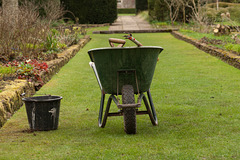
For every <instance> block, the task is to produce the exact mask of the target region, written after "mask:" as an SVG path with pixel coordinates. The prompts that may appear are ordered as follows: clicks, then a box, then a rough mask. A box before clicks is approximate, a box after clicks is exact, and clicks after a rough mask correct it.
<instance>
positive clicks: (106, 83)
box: [88, 39, 163, 134]
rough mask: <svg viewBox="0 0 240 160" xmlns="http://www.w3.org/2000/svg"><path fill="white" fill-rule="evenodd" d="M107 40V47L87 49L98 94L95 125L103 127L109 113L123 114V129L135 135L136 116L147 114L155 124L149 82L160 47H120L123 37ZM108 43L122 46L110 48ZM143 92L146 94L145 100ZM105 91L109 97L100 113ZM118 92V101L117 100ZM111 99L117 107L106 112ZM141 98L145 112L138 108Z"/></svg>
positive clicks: (110, 114)
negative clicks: (98, 88)
mask: <svg viewBox="0 0 240 160" xmlns="http://www.w3.org/2000/svg"><path fill="white" fill-rule="evenodd" d="M109 41H110V45H111V46H112V47H111V48H110V47H109V48H97V49H91V50H89V51H88V54H89V57H90V59H91V62H90V63H89V64H90V66H91V67H92V68H93V71H94V73H95V76H96V78H97V81H98V84H99V87H100V89H101V93H102V95H101V102H100V110H99V119H98V122H99V127H102V128H104V127H105V125H106V122H107V118H108V117H109V116H123V117H124V118H123V119H124V130H125V132H126V133H127V134H135V133H136V115H142V114H148V115H149V117H150V120H151V122H152V124H153V125H157V124H158V121H157V115H156V111H155V108H154V105H153V101H152V97H151V93H150V85H151V82H152V78H153V74H154V70H155V67H156V63H157V61H158V55H159V54H160V52H161V51H162V50H163V48H161V47H155V46H141V47H122V46H123V45H124V44H125V42H124V40H119V39H109ZM112 42H114V43H122V44H123V45H120V46H121V47H113V46H114V45H113V44H112ZM144 93H147V97H148V100H147V98H146V96H145V94H144ZM106 94H110V96H109V99H108V102H107V106H106V108H105V114H104V116H103V112H104V101H105V95H106ZM135 94H136V95H138V98H137V103H135ZM120 95H121V97H122V103H120V100H119V96H120ZM112 101H113V102H114V103H115V104H116V105H117V107H118V108H119V111H118V112H112V113H110V112H109V110H110V106H111V102H112ZM142 101H143V102H144V104H145V106H146V111H139V110H138V108H139V107H140V106H141V102H142ZM149 104H150V105H149Z"/></svg>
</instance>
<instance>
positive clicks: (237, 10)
mask: <svg viewBox="0 0 240 160" xmlns="http://www.w3.org/2000/svg"><path fill="white" fill-rule="evenodd" d="M228 10H229V13H230V15H231V19H232V20H234V21H238V22H240V16H239V15H240V5H236V6H232V7H229V8H228Z"/></svg>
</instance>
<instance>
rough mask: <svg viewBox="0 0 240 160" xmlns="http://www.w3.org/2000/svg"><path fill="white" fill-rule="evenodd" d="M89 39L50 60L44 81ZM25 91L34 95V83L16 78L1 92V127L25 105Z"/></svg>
mask: <svg viewBox="0 0 240 160" xmlns="http://www.w3.org/2000/svg"><path fill="white" fill-rule="evenodd" d="M89 41H90V36H85V37H84V38H83V39H82V40H81V41H80V42H79V43H78V44H77V45H73V46H71V47H69V48H68V49H66V50H65V51H63V52H62V53H60V54H58V58H57V59H54V60H52V61H48V62H47V64H48V72H43V73H42V74H41V78H42V79H43V81H44V83H46V82H48V81H49V80H50V79H51V78H52V76H53V75H55V74H56V73H57V72H58V71H59V70H60V68H61V67H62V66H64V65H65V64H66V63H68V61H69V60H70V59H71V58H72V57H74V56H75V55H76V54H77V52H78V51H79V50H80V49H81V48H82V47H84V46H85V45H86V44H87V43H88V42H89ZM23 93H25V97H30V96H32V95H34V94H35V86H34V83H30V82H27V81H26V80H19V79H16V80H14V81H12V82H10V83H9V85H7V86H6V87H5V88H4V89H3V91H2V92H1V93H0V127H2V126H3V124H4V123H5V122H6V121H7V119H9V118H10V117H11V116H12V115H13V114H14V112H16V111H17V110H18V109H19V108H20V107H21V106H22V105H23V102H22V97H21V95H22V94H23Z"/></svg>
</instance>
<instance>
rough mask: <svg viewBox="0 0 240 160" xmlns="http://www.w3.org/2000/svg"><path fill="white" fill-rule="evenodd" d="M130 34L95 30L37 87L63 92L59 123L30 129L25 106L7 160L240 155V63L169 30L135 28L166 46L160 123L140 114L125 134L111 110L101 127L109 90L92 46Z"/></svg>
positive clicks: (157, 90)
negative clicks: (104, 93)
mask: <svg viewBox="0 0 240 160" xmlns="http://www.w3.org/2000/svg"><path fill="white" fill-rule="evenodd" d="M122 36H123V35H122V34H115V35H92V38H93V39H92V40H91V42H90V43H88V44H87V45H86V46H85V47H84V49H82V50H81V51H80V52H79V53H78V54H77V55H76V56H75V57H74V58H73V59H72V60H71V61H70V62H69V63H68V64H67V65H65V66H64V67H63V68H62V69H61V70H60V72H59V73H58V74H56V75H55V76H54V77H53V79H52V80H51V81H50V82H49V83H47V84H46V85H45V86H44V87H43V88H41V90H40V91H39V92H37V95H42V94H51V95H61V96H63V99H62V101H61V109H60V110H61V111H60V121H59V122H60V124H59V128H58V130H55V131H48V132H34V133H31V132H30V133H29V132H26V130H27V129H28V122H27V116H26V113H25V107H22V108H21V109H20V110H19V111H18V112H17V113H15V114H14V116H13V117H12V118H11V119H10V120H9V121H8V122H7V123H6V124H5V125H4V127H3V128H2V129H0V153H1V154H0V159H91V160H92V159H183V160H185V159H239V158H240V154H239V150H240V146H239V142H240V136H239V134H240V114H239V98H240V90H239V87H240V84H239V79H240V74H239V70H238V69H235V68H233V67H232V66H229V65H227V64H225V63H224V62H222V61H220V60H218V59H217V58H215V57H212V56H210V55H208V54H206V53H204V52H202V51H200V50H198V49H197V48H195V47H193V46H192V45H190V44H187V43H185V42H183V41H180V40H177V39H175V38H174V37H172V36H171V35H170V34H168V33H163V34H160V33H159V34H134V35H133V36H134V37H135V38H136V39H137V40H139V41H140V42H141V43H142V44H144V45H145V46H148V45H151V46H162V47H163V48H164V49H165V50H164V51H163V52H162V53H161V54H160V55H159V58H160V60H159V62H158V64H157V67H156V70H155V75H154V78H153V82H152V85H151V92H152V96H153V101H154V104H155V107H156V111H157V115H158V119H159V125H158V126H152V124H151V122H150V120H149V118H148V116H146V115H145V116H138V117H137V134H136V135H126V134H125V133H124V131H123V118H122V117H110V118H109V120H108V122H107V125H106V127H105V128H104V129H102V128H98V126H97V118H98V110H99V104H100V95H101V93H100V89H99V87H98V84H97V81H96V79H95V76H94V73H93V71H92V69H91V68H90V67H89V65H88V62H89V61H90V60H89V57H88V55H87V51H88V50H89V49H92V48H100V47H106V46H108V45H109V44H108V41H107V40H108V38H110V37H111V38H121V37H122ZM133 45H134V44H133V43H132V42H128V46H133ZM112 107H113V110H115V109H114V108H116V107H115V106H114V105H113V106H112Z"/></svg>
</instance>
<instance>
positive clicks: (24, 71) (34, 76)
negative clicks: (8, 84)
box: [6, 59, 48, 86]
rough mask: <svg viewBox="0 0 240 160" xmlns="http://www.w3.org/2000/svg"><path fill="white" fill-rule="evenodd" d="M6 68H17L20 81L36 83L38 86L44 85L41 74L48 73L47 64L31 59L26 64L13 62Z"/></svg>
mask: <svg viewBox="0 0 240 160" xmlns="http://www.w3.org/2000/svg"><path fill="white" fill-rule="evenodd" d="M6 66H7V67H13V68H15V71H16V73H17V75H18V79H27V80H28V81H29V82H35V84H36V85H37V86H42V85H43V81H42V79H41V77H40V74H41V72H43V71H45V72H47V71H48V65H47V64H46V63H45V62H42V63H40V62H38V61H37V60H35V59H33V60H31V59H29V60H26V61H24V62H17V61H13V62H9V63H8V64H7V65H6Z"/></svg>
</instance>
